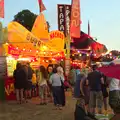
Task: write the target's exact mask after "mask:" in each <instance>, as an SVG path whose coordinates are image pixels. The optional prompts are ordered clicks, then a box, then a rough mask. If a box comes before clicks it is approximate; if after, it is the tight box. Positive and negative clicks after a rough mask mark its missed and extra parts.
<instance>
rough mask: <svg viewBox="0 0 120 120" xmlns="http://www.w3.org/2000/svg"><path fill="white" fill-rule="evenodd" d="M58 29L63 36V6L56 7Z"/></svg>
mask: <svg viewBox="0 0 120 120" xmlns="http://www.w3.org/2000/svg"><path fill="white" fill-rule="evenodd" d="M58 28H59V30H60V31H62V32H63V33H64V34H65V6H64V5H58Z"/></svg>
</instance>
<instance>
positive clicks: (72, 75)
mask: <svg viewBox="0 0 120 120" xmlns="http://www.w3.org/2000/svg"><path fill="white" fill-rule="evenodd" d="M68 80H69V83H70V84H71V85H72V86H74V85H75V82H76V70H75V69H74V67H73V66H71V70H70V73H69V75H68Z"/></svg>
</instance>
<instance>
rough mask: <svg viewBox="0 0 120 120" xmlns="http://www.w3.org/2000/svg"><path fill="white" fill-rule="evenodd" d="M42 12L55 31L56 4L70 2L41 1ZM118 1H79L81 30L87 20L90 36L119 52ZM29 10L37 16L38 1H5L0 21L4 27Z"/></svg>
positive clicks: (69, 2) (119, 22)
mask: <svg viewBox="0 0 120 120" xmlns="http://www.w3.org/2000/svg"><path fill="white" fill-rule="evenodd" d="M43 2H44V4H45V6H46V8H47V10H46V11H45V12H44V15H45V17H46V20H47V21H49V23H50V26H51V30H57V29H58V25H57V4H71V0H43ZM119 5H120V0H80V7H81V21H82V25H81V29H82V30H83V31H84V32H86V33H87V31H88V30H87V29H88V27H87V26H88V20H89V22H90V29H91V36H92V37H95V38H97V40H98V42H100V43H102V44H105V45H106V46H107V48H108V49H110V50H111V49H116V50H120V44H119V43H120V41H119V40H120V13H119V11H120V8H119ZM24 9H29V10H30V11H32V12H34V13H36V14H39V6H38V0H5V18H4V19H0V21H2V23H3V25H4V26H7V24H8V23H9V22H10V21H12V20H13V17H14V15H15V14H17V13H18V12H19V11H21V10H24Z"/></svg>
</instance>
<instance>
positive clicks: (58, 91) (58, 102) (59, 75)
mask: <svg viewBox="0 0 120 120" xmlns="http://www.w3.org/2000/svg"><path fill="white" fill-rule="evenodd" d="M56 69H57V70H56ZM56 69H55V68H54V70H53V72H54V73H53V74H52V75H51V77H50V80H49V82H50V83H51V85H52V92H53V98H54V105H55V106H56V108H57V109H60V110H61V109H62V106H63V104H65V103H63V102H64V101H65V97H64V94H65V93H64V90H63V87H62V84H63V83H64V75H63V70H62V69H61V67H60V66H59V67H57V68H56ZM63 99H64V100H63Z"/></svg>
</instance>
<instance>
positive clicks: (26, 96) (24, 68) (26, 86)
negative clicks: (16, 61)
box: [22, 64, 28, 103]
mask: <svg viewBox="0 0 120 120" xmlns="http://www.w3.org/2000/svg"><path fill="white" fill-rule="evenodd" d="M22 70H23V71H24V72H25V74H26V78H25V80H24V81H25V83H24V99H25V102H26V103H27V102H28V100H27V99H28V67H27V65H26V64H23V65H22Z"/></svg>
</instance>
